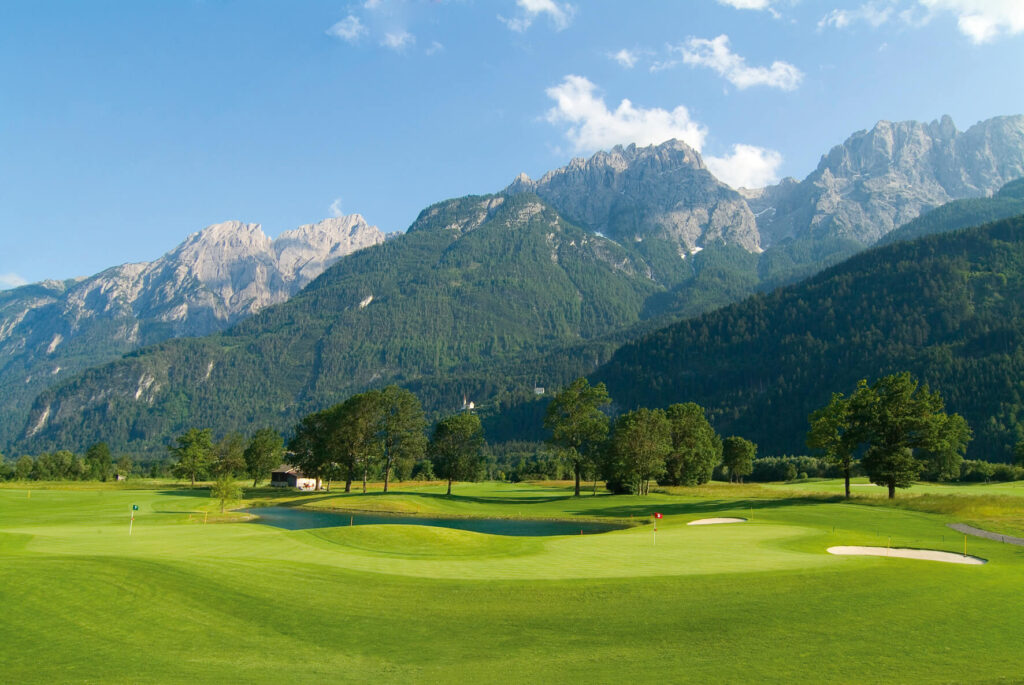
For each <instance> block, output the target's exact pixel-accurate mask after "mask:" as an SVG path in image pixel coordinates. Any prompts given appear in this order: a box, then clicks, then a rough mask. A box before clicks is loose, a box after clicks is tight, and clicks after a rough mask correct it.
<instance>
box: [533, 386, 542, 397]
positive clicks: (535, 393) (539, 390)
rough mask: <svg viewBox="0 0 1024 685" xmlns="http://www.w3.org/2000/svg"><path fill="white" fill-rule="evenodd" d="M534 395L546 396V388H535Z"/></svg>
mask: <svg viewBox="0 0 1024 685" xmlns="http://www.w3.org/2000/svg"><path fill="white" fill-rule="evenodd" d="M533 394H534V395H543V394H544V388H542V387H540V386H539V385H537V386H534V388H533Z"/></svg>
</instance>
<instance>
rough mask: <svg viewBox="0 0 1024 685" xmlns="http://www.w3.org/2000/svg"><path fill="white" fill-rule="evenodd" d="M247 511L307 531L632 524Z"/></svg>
mask: <svg viewBox="0 0 1024 685" xmlns="http://www.w3.org/2000/svg"><path fill="white" fill-rule="evenodd" d="M242 511H244V512H246V513H247V514H255V515H256V516H258V517H259V518H257V519H256V521H255V523H262V524H265V525H268V526H274V527H275V528H285V529H287V530H304V529H306V528H334V527H336V526H349V525H352V526H369V525H381V524H391V525H396V524H397V525H405V526H436V527H439V528H456V529H458V530H471V531H473V532H475V533H487V534H489V535H520V536H544V535H592V534H594V533H607V532H608V531H612V530H622V529H623V528H628V527H629V526H626V525H622V524H618V523H595V522H593V521H555V520H549V521H541V520H528V519H456V518H426V517H423V516H408V515H402V514H356V513H352V514H346V513H341V512H332V511H309V510H308V509H293V508H291V507H256V508H253V509H242Z"/></svg>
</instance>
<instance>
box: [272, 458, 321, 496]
mask: <svg viewBox="0 0 1024 685" xmlns="http://www.w3.org/2000/svg"><path fill="white" fill-rule="evenodd" d="M270 484H271V485H273V486H274V487H278V488H298V489H299V490H316V478H308V477H307V476H306V475H305V474H303V473H302V471H300V470H299V469H298V467H296V466H292V465H291V464H281V465H280V466H278V467H277V468H276V469H274V470H273V471H271V472H270Z"/></svg>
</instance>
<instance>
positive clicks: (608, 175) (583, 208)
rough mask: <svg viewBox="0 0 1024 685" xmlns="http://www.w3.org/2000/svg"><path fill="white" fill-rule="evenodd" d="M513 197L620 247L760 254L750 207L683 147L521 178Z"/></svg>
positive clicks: (636, 151) (617, 152)
mask: <svg viewBox="0 0 1024 685" xmlns="http://www.w3.org/2000/svg"><path fill="white" fill-rule="evenodd" d="M505 192H506V193H510V194H515V193H523V192H531V193H536V194H537V195H538V196H539V197H540V198H541V199H542V200H544V201H545V202H547V203H548V204H550V205H551V206H553V207H554V208H555V209H556V210H557V211H558V212H559V213H560V214H561V215H562V216H564V217H566V218H567V219H568V220H569V221H571V222H573V223H576V224H578V225H581V226H583V227H584V228H587V229H589V230H591V231H594V232H597V233H601V234H603V235H607V236H608V237H610V238H612V239H614V240H618V241H620V242H622V241H628V242H636V241H642V240H643V239H644V238H645V237H656V238H661V239H665V240H668V241H669V242H671V243H674V244H675V245H676V246H677V248H678V250H679V253H680V255H682V256H685V255H687V254H690V253H691V252H693V251H694V250H695V249H696V248H699V247H703V246H704V245H705V244H706V243H708V242H715V241H719V242H726V243H732V244H738V245H742V246H743V247H744V248H746V249H747V250H749V251H751V252H756V251H759V250H760V246H759V240H758V236H757V228H756V222H755V220H754V215H753V213H751V211H750V208H749V207H747V204H746V202H745V201H744V200H743V198H742V197H741V196H740V195H739V194H738V193H737V192H736V191H735V190H733V189H732V188H730V187H728V186H727V185H725V184H723V183H721V182H720V181H718V179H716V178H715V177H714V176H713V175H712V174H711V172H709V171H708V170H707V167H706V166H705V165H704V160H703V159H701V156H700V154H699V153H698V152H697V151H696V150H694V149H693V148H692V147H690V146H689V145H687V144H686V143H685V142H683V141H680V140H670V141H667V142H665V143H662V144H660V145H649V146H646V147H637V146H636V145H627V146H621V145H620V146H616V147H614V148H612V149H611V150H608V151H606V152H598V153H596V154H594V155H593V156H591V157H590V159H586V160H584V159H583V158H576V159H573V160H572V161H571V162H570V163H569V164H568V165H566V166H564V167H562V168H560V169H555V170H552V171H549V172H548V173H546V174H544V176H543V177H541V179H540V180H538V181H533V180H530V178H529V177H528V176H526V175H525V174H520V176H519V177H518V178H516V179H515V180H514V181H513V182H512V184H511V185H509V186H508V188H506V189H505Z"/></svg>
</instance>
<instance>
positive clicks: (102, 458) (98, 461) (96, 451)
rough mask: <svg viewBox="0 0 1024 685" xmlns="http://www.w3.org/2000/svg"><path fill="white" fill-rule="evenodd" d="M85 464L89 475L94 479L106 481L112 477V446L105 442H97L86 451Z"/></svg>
mask: <svg viewBox="0 0 1024 685" xmlns="http://www.w3.org/2000/svg"><path fill="white" fill-rule="evenodd" d="M85 464H86V468H87V472H88V474H89V475H88V477H89V478H90V479H92V480H101V481H105V480H107V478H109V477H110V465H111V456H110V448H109V447H107V443H105V442H97V443H96V444H94V445H92V446H91V447H89V449H88V450H86V451H85Z"/></svg>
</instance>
